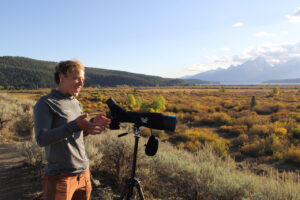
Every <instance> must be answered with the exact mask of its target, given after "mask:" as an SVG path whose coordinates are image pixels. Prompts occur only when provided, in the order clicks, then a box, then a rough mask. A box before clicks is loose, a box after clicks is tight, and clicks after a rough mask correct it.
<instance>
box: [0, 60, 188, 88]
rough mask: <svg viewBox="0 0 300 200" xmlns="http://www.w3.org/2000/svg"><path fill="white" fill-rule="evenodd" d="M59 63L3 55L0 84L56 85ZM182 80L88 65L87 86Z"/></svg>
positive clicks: (146, 84)
mask: <svg viewBox="0 0 300 200" xmlns="http://www.w3.org/2000/svg"><path fill="white" fill-rule="evenodd" d="M56 64H57V63H56V62H48V61H41V60H34V59H30V58H24V57H12V56H4V57H0V86H2V87H4V88H7V89H36V88H53V87H55V84H54V78H53V77H54V75H53V74H54V67H55V65H56ZM185 83H186V82H184V81H183V80H181V79H169V78H162V77H158V76H147V75H143V74H135V73H129V72H124V71H116V70H106V69H99V68H90V67H86V73H85V86H87V87H89V86H117V85H129V86H156V85H160V86H172V85H183V84H185Z"/></svg>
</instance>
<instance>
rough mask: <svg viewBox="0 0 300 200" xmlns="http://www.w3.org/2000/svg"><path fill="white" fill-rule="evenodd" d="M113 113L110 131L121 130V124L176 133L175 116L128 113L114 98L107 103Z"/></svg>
mask: <svg viewBox="0 0 300 200" xmlns="http://www.w3.org/2000/svg"><path fill="white" fill-rule="evenodd" d="M106 104H107V105H108V107H109V109H110V112H111V123H110V129H114V130H116V129H120V122H125V123H126V122H127V123H134V124H135V125H136V126H145V127H147V128H151V129H159V130H165V131H171V132H174V131H175V128H176V121H177V118H176V116H174V115H163V114H161V113H152V112H134V111H127V110H126V109H124V108H122V107H121V106H119V105H118V104H117V103H116V102H115V100H114V99H113V98H109V99H108V100H107V101H106Z"/></svg>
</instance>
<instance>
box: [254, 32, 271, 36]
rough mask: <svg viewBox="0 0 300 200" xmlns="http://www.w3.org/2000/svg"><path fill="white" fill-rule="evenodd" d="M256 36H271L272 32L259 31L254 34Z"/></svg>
mask: <svg viewBox="0 0 300 200" xmlns="http://www.w3.org/2000/svg"><path fill="white" fill-rule="evenodd" d="M255 36H256V37H271V36H273V34H272V33H266V32H259V33H256V34H255Z"/></svg>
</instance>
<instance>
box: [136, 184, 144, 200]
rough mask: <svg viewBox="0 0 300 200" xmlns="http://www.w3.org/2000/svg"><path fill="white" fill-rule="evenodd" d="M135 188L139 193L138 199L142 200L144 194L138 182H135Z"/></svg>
mask: <svg viewBox="0 0 300 200" xmlns="http://www.w3.org/2000/svg"><path fill="white" fill-rule="evenodd" d="M136 187H137V190H138V192H139V195H140V199H141V200H144V199H145V197H144V194H143V191H142V188H141V185H140V181H137V182H136Z"/></svg>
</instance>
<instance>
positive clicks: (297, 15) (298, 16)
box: [286, 7, 300, 23]
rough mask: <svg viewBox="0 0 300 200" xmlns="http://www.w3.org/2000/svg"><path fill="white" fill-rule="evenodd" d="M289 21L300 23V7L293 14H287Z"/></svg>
mask: <svg viewBox="0 0 300 200" xmlns="http://www.w3.org/2000/svg"><path fill="white" fill-rule="evenodd" d="M286 18H288V20H289V22H291V23H299V22H300V7H298V8H297V9H296V10H295V12H294V13H293V14H291V15H286Z"/></svg>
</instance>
